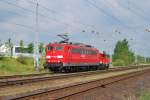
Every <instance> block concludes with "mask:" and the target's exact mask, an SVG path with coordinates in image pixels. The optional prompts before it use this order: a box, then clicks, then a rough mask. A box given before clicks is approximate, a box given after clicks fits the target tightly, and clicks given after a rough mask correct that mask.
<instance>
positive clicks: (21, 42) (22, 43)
mask: <svg viewBox="0 0 150 100" xmlns="http://www.w3.org/2000/svg"><path fill="white" fill-rule="evenodd" d="M19 45H20V52H21V53H23V52H24V42H23V40H20V42H19Z"/></svg>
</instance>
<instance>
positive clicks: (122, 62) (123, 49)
mask: <svg viewBox="0 0 150 100" xmlns="http://www.w3.org/2000/svg"><path fill="white" fill-rule="evenodd" d="M112 61H113V65H114V66H126V65H130V64H133V63H134V61H135V56H134V53H133V52H132V51H131V50H130V49H129V44H128V41H127V40H126V39H124V40H122V41H118V42H117V44H116V47H115V49H114V54H113V56H112Z"/></svg>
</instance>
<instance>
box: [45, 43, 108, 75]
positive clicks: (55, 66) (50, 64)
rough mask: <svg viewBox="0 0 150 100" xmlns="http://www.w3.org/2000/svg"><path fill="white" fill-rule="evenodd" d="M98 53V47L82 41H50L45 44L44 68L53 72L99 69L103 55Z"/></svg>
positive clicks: (103, 58) (102, 61)
mask: <svg viewBox="0 0 150 100" xmlns="http://www.w3.org/2000/svg"><path fill="white" fill-rule="evenodd" d="M100 55H101V54H100V53H99V51H98V49H96V48H94V47H92V46H90V45H86V44H82V43H51V44H48V45H47V46H46V64H45V68H46V69H50V70H51V71H54V72H57V71H59V72H73V71H81V70H96V69H101V68H102V67H104V66H102V65H103V63H104V60H105V57H104V56H103V55H102V56H100ZM105 67H106V66H105ZM107 67H108V66H107Z"/></svg>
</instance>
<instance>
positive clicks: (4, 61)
mask: <svg viewBox="0 0 150 100" xmlns="http://www.w3.org/2000/svg"><path fill="white" fill-rule="evenodd" d="M43 62H44V61H41V65H42V63H43ZM33 65H34V64H33V59H31V58H26V57H19V58H17V59H15V58H9V57H0V75H15V74H31V73H43V72H44V69H43V66H41V69H40V71H39V72H38V71H36V70H35V69H34V66H33Z"/></svg>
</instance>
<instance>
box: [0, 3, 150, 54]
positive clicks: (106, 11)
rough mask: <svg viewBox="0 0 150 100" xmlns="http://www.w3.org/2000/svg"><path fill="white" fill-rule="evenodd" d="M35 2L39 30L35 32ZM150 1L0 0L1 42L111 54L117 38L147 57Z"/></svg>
mask: <svg viewBox="0 0 150 100" xmlns="http://www.w3.org/2000/svg"><path fill="white" fill-rule="evenodd" d="M36 2H38V4H39V6H38V32H37V31H36V27H37V25H36ZM149 5H150V0H37V1H36V0H0V43H4V42H5V41H7V40H8V38H11V39H12V42H13V43H14V44H15V45H18V44H19V41H20V40H23V41H24V42H25V44H28V43H30V42H33V41H34V40H35V39H36V38H35V37H36V33H38V37H39V38H38V40H39V41H40V42H44V44H47V43H49V42H54V41H60V40H61V39H60V38H59V37H58V36H57V35H58V34H64V33H68V35H69V38H70V41H73V42H82V43H86V44H90V45H93V46H94V47H96V48H98V49H99V50H100V51H103V50H105V51H106V52H107V53H109V54H112V53H113V49H114V48H115V44H116V43H117V41H118V40H123V39H125V38H126V39H127V40H128V41H129V45H130V49H131V50H132V51H133V52H135V53H136V54H139V55H142V56H147V57H150V44H149V43H150V39H149V38H150V25H149V22H150V17H149V16H150V13H149V10H150V6H149Z"/></svg>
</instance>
